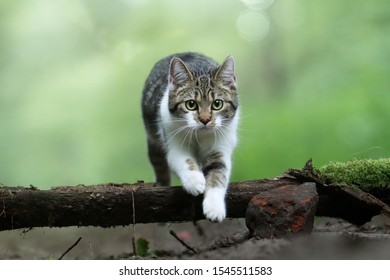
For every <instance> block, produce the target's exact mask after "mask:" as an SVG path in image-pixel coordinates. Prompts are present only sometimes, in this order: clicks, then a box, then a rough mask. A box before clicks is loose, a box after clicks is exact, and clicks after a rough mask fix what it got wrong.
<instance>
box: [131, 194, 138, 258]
mask: <svg viewBox="0 0 390 280" xmlns="http://www.w3.org/2000/svg"><path fill="white" fill-rule="evenodd" d="M131 203H132V207H133V236H132V237H131V244H132V245H133V255H134V256H137V246H136V244H135V202H134V190H131Z"/></svg>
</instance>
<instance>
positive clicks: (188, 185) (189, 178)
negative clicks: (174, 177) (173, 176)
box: [181, 170, 206, 196]
mask: <svg viewBox="0 0 390 280" xmlns="http://www.w3.org/2000/svg"><path fill="white" fill-rule="evenodd" d="M181 181H182V184H183V187H184V189H185V190H186V191H187V192H188V193H189V194H192V195H194V196H197V195H199V194H202V193H204V190H205V188H206V179H205V178H204V175H203V173H202V172H200V171H197V170H194V171H191V172H188V174H187V175H186V176H183V177H182V178H181Z"/></svg>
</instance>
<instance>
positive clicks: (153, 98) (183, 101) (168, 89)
mask: <svg viewBox="0 0 390 280" xmlns="http://www.w3.org/2000/svg"><path fill="white" fill-rule="evenodd" d="M142 115H143V120H144V125H145V130H146V134H147V145H148V154H149V159H150V162H151V164H152V166H153V168H154V172H155V176H156V182H158V183H159V184H161V185H163V186H169V185H170V183H171V171H173V172H174V173H175V174H176V175H177V176H178V177H179V179H180V180H181V183H182V185H183V188H184V189H185V190H186V191H187V192H188V193H190V194H192V195H194V196H197V195H200V194H203V193H204V198H203V204H202V206H203V214H204V215H205V217H206V218H207V219H209V220H211V221H215V222H221V221H222V220H223V219H224V218H225V217H226V206H225V195H226V191H227V187H228V182H229V177H230V172H231V165H232V164H231V157H232V154H233V150H234V148H235V146H236V143H237V126H238V118H239V108H238V95H237V82H236V76H235V62H234V59H233V57H232V56H228V57H227V58H226V59H225V61H224V62H223V63H222V64H221V65H219V64H218V63H217V62H215V61H214V60H212V59H211V58H208V57H206V56H204V55H202V54H199V53H192V52H187V53H179V54H174V55H171V56H168V57H166V58H163V59H161V60H160V61H158V62H157V63H156V64H155V66H154V67H153V69H152V71H151V73H150V74H149V76H148V78H147V80H146V82H145V86H144V89H143V96H142Z"/></svg>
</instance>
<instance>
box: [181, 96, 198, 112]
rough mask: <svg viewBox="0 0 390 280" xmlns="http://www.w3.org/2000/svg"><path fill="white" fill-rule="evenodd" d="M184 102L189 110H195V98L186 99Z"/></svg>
mask: <svg viewBox="0 0 390 280" xmlns="http://www.w3.org/2000/svg"><path fill="white" fill-rule="evenodd" d="M184 104H185V105H186V108H187V109H188V110H190V111H195V110H196V109H198V103H196V101H195V100H192V99H191V100H187V101H186V102H185V103H184Z"/></svg>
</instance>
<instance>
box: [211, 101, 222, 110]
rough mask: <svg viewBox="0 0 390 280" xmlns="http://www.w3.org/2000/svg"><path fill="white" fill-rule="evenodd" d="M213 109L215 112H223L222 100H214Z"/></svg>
mask: <svg viewBox="0 0 390 280" xmlns="http://www.w3.org/2000/svg"><path fill="white" fill-rule="evenodd" d="M211 107H212V108H213V110H216V111H218V110H221V109H222V107H223V101H222V100H221V99H216V100H214V102H213V104H212V105H211Z"/></svg>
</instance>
